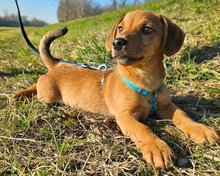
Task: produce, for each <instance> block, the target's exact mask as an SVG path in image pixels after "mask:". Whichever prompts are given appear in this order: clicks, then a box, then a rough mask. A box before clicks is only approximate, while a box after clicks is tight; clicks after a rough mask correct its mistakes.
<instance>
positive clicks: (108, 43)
mask: <svg viewBox="0 0 220 176" xmlns="http://www.w3.org/2000/svg"><path fill="white" fill-rule="evenodd" d="M125 15H126V14H124V15H122V16H121V18H120V19H119V20H118V22H117V23H116V24H115V25H114V26H113V27H112V29H111V30H110V32H109V34H108V38H107V41H106V44H105V47H106V49H107V51H111V50H112V43H113V41H114V40H115V38H116V34H117V27H118V24H119V23H120V22H121V21H122V20H123V19H124V16H125Z"/></svg>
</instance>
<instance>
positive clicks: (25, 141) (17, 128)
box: [0, 0, 220, 175]
mask: <svg viewBox="0 0 220 176" xmlns="http://www.w3.org/2000/svg"><path fill="white" fill-rule="evenodd" d="M219 7H220V3H219V1H218V0H177V1H174V0H164V1H154V2H148V3H146V4H142V5H140V6H133V7H128V8H125V9H121V10H117V11H113V12H110V13H105V14H102V15H100V16H97V17H91V18H85V19H80V20H76V21H70V22H66V23H59V24H54V25H49V26H45V27H40V28H32V27H27V28H26V30H27V34H28V36H29V37H30V40H31V41H32V42H33V44H34V45H35V46H38V44H39V41H40V39H41V37H42V36H43V35H44V34H45V33H46V32H48V31H50V30H52V29H56V28H61V27H65V26H67V27H68V29H69V32H68V34H67V35H65V36H64V37H62V38H60V39H58V40H56V41H55V42H54V43H53V44H52V47H51V51H52V53H53V55H54V56H56V57H57V58H63V59H65V60H70V61H73V60H75V61H79V62H85V63H88V64H93V65H98V64H100V63H103V62H105V63H108V64H109V65H110V66H112V67H113V66H115V62H114V60H112V58H111V54H110V53H109V52H107V51H106V50H105V48H104V46H105V40H106V37H107V34H108V31H109V30H110V29H111V27H112V26H113V25H114V23H116V21H117V19H119V17H120V16H121V15H122V14H124V13H125V12H127V11H133V10H136V9H146V10H150V11H155V12H159V13H162V14H164V15H166V16H167V17H169V18H170V19H171V20H172V21H173V22H175V23H176V24H178V25H179V26H180V27H181V28H182V29H183V30H184V31H185V32H186V40H185V42H184V46H183V47H182V49H181V50H180V51H179V53H177V54H176V55H174V56H172V57H169V58H167V57H166V58H165V60H164V65H165V67H166V71H167V76H166V80H165V82H166V84H167V86H168V87H169V89H170V91H171V93H172V95H173V101H174V103H175V104H177V105H178V106H179V107H181V109H183V110H184V111H186V112H187V114H188V115H190V117H191V118H193V119H194V120H196V121H198V122H200V123H204V124H207V125H209V126H212V127H214V128H215V129H216V130H218V131H220V127H219V126H220V111H219V109H220V98H219V95H220V94H219V88H220V81H219V80H220V55H219V51H220V50H219V47H220V42H219V41H220V35H219V28H220V13H219ZM0 33H1V35H0V76H1V77H0V108H1V110H0V149H1V150H0V175H156V174H158V173H157V172H155V171H154V169H153V168H151V167H150V166H149V165H148V164H147V163H146V162H145V161H144V160H143V158H142V156H141V153H140V151H139V150H138V149H137V148H136V147H135V145H134V144H133V143H132V142H131V141H130V139H129V138H127V137H125V136H123V135H122V134H121V132H120V130H119V129H118V127H117V124H116V122H115V119H111V118H109V117H104V116H102V115H100V114H92V113H89V112H79V111H76V110H74V109H72V108H70V107H67V106H64V105H54V106H52V105H47V104H44V103H41V102H39V101H38V100H37V99H36V98H35V97H34V98H32V99H30V100H26V101H25V102H23V103H20V104H17V103H14V102H12V101H11V99H10V97H11V96H12V95H13V94H14V93H15V92H17V91H19V90H21V89H25V88H27V87H29V86H30V85H32V84H33V83H35V82H36V81H37V79H38V77H39V75H41V74H43V73H46V72H47V69H46V67H45V65H44V64H43V62H42V61H41V59H40V58H39V57H38V56H36V55H35V54H34V53H33V52H32V51H30V49H29V48H28V47H27V46H26V44H25V42H24V40H23V39H22V36H21V34H20V30H19V29H18V28H7V27H1V28H0ZM144 123H146V124H147V125H149V126H150V127H151V129H152V130H153V131H154V132H155V133H156V134H157V135H158V136H159V137H160V138H161V139H163V140H164V141H166V142H167V143H168V144H169V146H170V147H171V148H172V149H173V150H174V152H175V153H176V156H177V161H178V159H181V158H184V159H187V161H188V162H187V164H186V165H185V166H183V167H182V168H179V167H178V166H177V164H176V165H175V167H172V168H171V169H170V170H168V171H164V170H161V171H160V173H161V174H166V175H220V171H219V170H220V164H219V163H220V162H219V160H220V154H219V151H220V148H219V146H216V147H210V146H203V145H198V144H196V143H194V142H193V141H192V140H191V139H189V138H187V136H185V135H184V134H183V133H182V132H181V131H179V130H178V129H176V128H175V127H174V126H173V125H172V124H171V123H170V122H169V121H161V120H158V119H156V117H154V116H151V117H150V118H149V119H148V120H147V121H146V122H144Z"/></svg>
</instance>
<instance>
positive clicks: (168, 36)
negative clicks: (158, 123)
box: [13, 11, 219, 168]
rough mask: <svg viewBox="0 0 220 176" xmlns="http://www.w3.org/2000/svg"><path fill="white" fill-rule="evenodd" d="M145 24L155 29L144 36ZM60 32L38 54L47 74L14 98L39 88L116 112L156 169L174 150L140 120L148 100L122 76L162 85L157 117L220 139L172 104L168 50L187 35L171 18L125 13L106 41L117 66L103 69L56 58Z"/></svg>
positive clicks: (49, 96) (206, 138) (194, 134)
mask: <svg viewBox="0 0 220 176" xmlns="http://www.w3.org/2000/svg"><path fill="white" fill-rule="evenodd" d="M145 26H148V27H150V28H152V29H153V32H152V33H151V34H148V35H146V34H144V33H143V31H142V29H143V27H145ZM119 27H123V31H121V32H119ZM59 32H60V31H52V32H49V33H48V34H46V35H45V36H44V38H43V39H42V41H41V44H40V54H41V56H42V59H43V60H44V62H45V64H46V65H47V67H48V68H49V71H48V73H46V74H45V75H42V76H40V78H39V80H38V82H37V84H35V85H33V86H32V87H30V88H29V89H26V90H23V91H20V92H18V93H16V94H15V96H14V98H13V99H14V100H15V101H18V100H19V99H21V98H23V97H30V96H31V95H32V94H33V95H34V94H36V92H37V96H38V98H39V99H40V100H42V101H46V102H48V103H55V102H57V101H59V102H63V103H65V104H68V105H70V106H73V107H78V108H81V109H83V110H86V111H91V112H98V113H103V114H106V115H112V116H116V121H117V123H118V125H119V127H120V128H121V130H122V132H123V134H124V135H127V136H129V137H130V138H131V139H132V141H134V142H135V143H136V144H137V147H138V148H140V150H141V151H142V153H143V157H144V159H145V160H146V161H147V162H148V163H150V164H154V165H155V166H156V167H158V168H161V167H166V166H169V165H170V164H172V158H175V154H174V152H173V151H172V149H171V148H170V147H169V146H168V145H167V144H166V143H165V142H164V141H162V140H161V139H159V138H158V137H157V136H156V135H155V134H154V133H153V132H152V131H151V129H150V128H149V127H147V126H145V125H144V124H142V123H140V122H139V121H140V120H143V119H145V118H147V116H148V114H149V112H150V104H149V102H148V101H147V99H146V97H144V96H143V95H142V94H139V93H138V92H137V91H135V90H134V89H132V88H131V87H129V86H128V85H127V84H126V83H125V82H124V81H123V79H122V75H123V76H124V77H125V78H127V79H128V80H129V81H131V82H133V83H134V84H135V85H137V86H138V87H141V88H144V89H146V90H148V91H150V92H152V91H154V90H155V89H157V88H158V87H159V86H160V85H162V87H161V88H160V89H159V93H158V95H157V106H158V110H157V111H156V113H157V114H158V115H159V117H161V118H163V119H171V120H173V122H174V124H175V125H176V126H177V127H178V128H179V129H180V130H182V131H183V132H184V133H185V134H186V135H189V136H190V137H191V138H192V139H194V140H195V141H196V142H198V143H200V144H204V143H205V142H208V143H210V144H212V145H214V144H215V143H216V141H217V140H219V136H218V133H217V132H216V131H215V130H214V129H213V128H211V127H208V126H205V125H203V124H199V123H197V122H194V121H193V120H191V119H190V118H189V117H188V116H187V115H186V114H185V113H184V112H183V111H181V110H180V109H179V108H178V107H176V106H175V105H174V104H173V103H172V102H171V98H170V93H169V90H168V89H167V88H166V86H165V85H164V84H163V79H164V77H165V69H164V67H163V62H162V61H163V58H164V54H166V55H167V56H171V55H173V54H175V53H176V52H178V51H179V49H180V48H181V46H182V44H183V41H184V37H185V34H184V33H183V31H182V30H181V29H180V28H179V27H178V26H177V25H175V24H174V23H172V22H171V21H170V20H169V19H168V18H166V17H164V16H162V15H160V14H156V13H153V12H148V11H134V12H131V13H127V14H125V15H123V16H122V17H121V19H120V20H119V21H118V22H117V23H116V24H115V25H114V27H113V28H112V29H111V30H110V32H109V35H108V39H107V42H106V49H107V50H112V56H113V57H114V58H115V59H116V61H117V68H114V69H111V70H108V71H105V72H104V71H97V70H91V69H87V68H81V67H79V66H73V65H70V64H64V63H59V62H57V60H55V59H54V58H53V57H52V56H51V55H50V53H49V49H48V48H47V46H48V47H49V45H48V43H49V44H50V42H48V40H49V39H50V38H51V36H53V35H57V34H58V33H59ZM60 36H62V34H61V35H60V33H59V35H57V36H56V37H60ZM56 37H55V38H56ZM116 38H123V39H125V40H126V41H127V44H126V46H123V48H122V49H121V50H120V51H117V50H115V49H114V47H113V41H114V40H115V39H116ZM51 40H52V39H51ZM103 77H104V86H103V88H102V86H101V80H102V78H103Z"/></svg>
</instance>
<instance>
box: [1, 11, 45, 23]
mask: <svg viewBox="0 0 220 176" xmlns="http://www.w3.org/2000/svg"><path fill="white" fill-rule="evenodd" d="M21 19H22V22H23V24H24V25H25V26H45V25H47V24H48V23H46V22H45V21H42V20H38V19H36V18H33V19H32V20H28V18H27V16H21ZM0 26H12V27H18V26H19V24H18V16H17V15H15V14H14V13H12V14H8V11H7V10H5V11H4V17H1V16H0Z"/></svg>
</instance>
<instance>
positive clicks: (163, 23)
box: [106, 10, 185, 65]
mask: <svg viewBox="0 0 220 176" xmlns="http://www.w3.org/2000/svg"><path fill="white" fill-rule="evenodd" d="M184 37H185V34H184V33H183V31H182V30H181V29H180V28H179V27H178V26H177V25H176V24H174V23H172V22H171V21H170V20H169V19H168V18H166V17H164V16H163V15H161V14H157V13H153V12H149V11H141V10H137V11H134V12H130V13H127V14H125V15H123V16H122V17H121V18H120V19H119V21H118V22H117V23H116V24H115V25H114V26H113V28H112V29H111V30H110V32H109V35H108V38H107V42H106V49H107V50H108V51H110V50H112V57H113V58H115V59H116V61H117V62H118V63H119V64H121V65H133V64H137V63H142V62H146V61H147V60H148V61H151V60H150V59H153V58H158V56H159V57H160V58H161V54H163V53H164V54H165V55H167V56H171V55H173V54H175V53H176V52H178V51H179V49H180V48H181V46H182V44H183V41H184ZM162 58H163V57H162Z"/></svg>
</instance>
